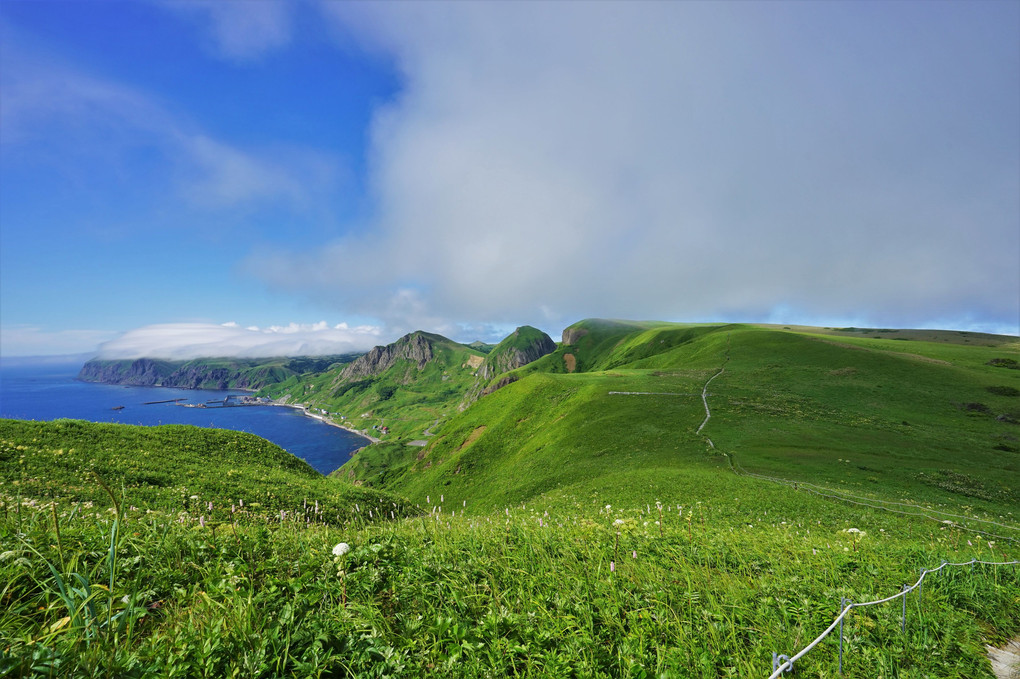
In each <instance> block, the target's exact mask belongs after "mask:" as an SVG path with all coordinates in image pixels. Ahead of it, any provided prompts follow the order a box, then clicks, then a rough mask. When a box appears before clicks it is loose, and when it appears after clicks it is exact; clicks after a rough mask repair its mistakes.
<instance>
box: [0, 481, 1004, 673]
mask: <svg viewBox="0 0 1020 679" xmlns="http://www.w3.org/2000/svg"><path fill="white" fill-rule="evenodd" d="M650 479H651V476H650V477H649V480H650ZM707 480H708V479H707V477H702V478H697V477H696V478H692V479H690V480H689V487H687V488H683V489H678V490H682V492H681V493H680V494H681V495H684V496H685V497H683V498H677V497H671V498H669V501H668V502H665V501H664V498H661V499H658V503H657V502H656V499H657V498H656V497H654V496H652V495H649V496H648V498H647V502H645V503H643V504H642V505H640V506H636V505H633V504H630V505H620V506H617V505H611V504H610V503H606V504H602V502H603V500H604V498H606V497H610V496H612V495H613V492H612V490H613V489H611V488H601V489H598V490H597V491H596V492H597V493H598V495H600V496H601V497H600V498H598V499H594V498H593V499H589V498H584V499H580V498H574V497H571V496H570V494H569V493H565V492H559V493H556V494H554V496H552V497H549V498H548V499H542V500H538V501H536V502H534V503H526V504H525V505H524V506H521V505H517V506H514V507H505V508H503V510H502V511H499V512H487V513H484V514H471V513H468V512H466V509H467V507H466V506H465V505H469V504H471V503H470V502H467V501H463V502H462V503H451V502H450V501H449V498H446V497H445V496H440V497H436V498H431V497H430V502H428V503H426V504H424V505H423V506H422V507H421V510H422V514H421V515H419V516H417V517H408V518H404V519H400V520H397V521H387V522H382V523H380V522H375V521H372V522H369V521H367V520H366V521H365V522H360V523H357V522H352V523H350V524H348V525H346V526H336V525H326V524H316V523H306V522H303V521H284V522H274V521H269V520H266V518H263V517H251V516H249V517H243V518H241V517H238V518H236V519H235V520H233V521H224V522H223V523H221V524H219V525H218V526H211V525H209V524H208V523H207V524H206V525H204V526H203V525H201V524H200V523H199V522H198V519H197V517H196V516H194V515H190V514H182V513H180V512H177V513H167V512H163V511H151V510H149V511H145V510H143V509H141V508H139V509H136V510H130V509H123V508H122V509H121V513H114V512H110V511H106V510H103V511H99V512H98V513H97V512H94V511H86V510H84V509H83V508H82V507H81V506H80V505H64V504H62V503H58V504H56V505H51V504H49V503H46V502H39V501H36V502H34V503H33V502H30V501H28V500H25V499H22V501H21V503H20V504H17V505H15V506H12V503H11V502H10V501H8V502H7V504H5V508H6V510H7V511H6V512H5V514H4V518H3V527H4V531H3V536H4V537H3V544H2V553H0V583H3V589H2V604H3V605H2V607H0V611H2V612H0V672H2V673H3V674H4V676H61V677H63V676H89V677H99V676H110V677H114V676H150V675H151V674H152V673H156V674H158V675H159V676H181V677H185V676H187V677H192V676H195V677H200V676H201V677H222V676H255V677H277V676H295V677H308V676H356V677H362V676H422V677H451V676H453V677H495V676H543V677H564V676H577V677H706V678H707V677H725V676H743V677H751V676H767V674H768V673H769V671H770V670H769V668H770V660H771V653H772V652H773V651H778V652H785V653H787V654H792V652H794V651H796V650H797V649H798V648H799V647H800V646H802V645H803V644H805V643H806V642H807V641H809V640H810V639H812V638H813V637H814V636H815V635H816V634H817V633H818V632H820V631H821V630H822V629H824V628H825V627H826V626H827V625H828V624H829V622H831V620H832V619H833V618H834V617H835V615H836V613H837V612H838V610H839V600H840V598H841V597H849V598H851V599H853V600H855V601H863V600H867V599H874V598H880V597H883V596H888V595H889V594H892V593H895V592H896V591H898V589H899V586H900V584H901V583H904V582H913V581H915V580H916V578H917V573H918V569H920V568H924V567H933V566H937V565H938V564H939V563H941V561H942V560H943V559H948V560H951V561H965V560H969V559H971V558H975V557H976V558H979V559H985V560H999V559H1004V558H1007V557H1012V558H1016V557H1017V550H1016V547H1015V545H1009V544H1001V543H1000V544H989V543H988V542H987V541H983V540H981V539H978V536H976V535H971V534H968V533H965V532H961V531H960V530H959V529H956V528H950V527H947V526H945V525H940V524H936V523H931V522H928V523H925V524H918V523H917V522H916V521H912V520H910V519H907V518H904V517H899V516H895V515H889V514H885V513H881V512H876V511H874V510H871V509H867V508H847V507H838V506H834V505H832V504H831V503H827V502H824V501H821V500H817V499H814V498H810V497H795V495H796V494H795V493H793V492H791V491H789V490H788V489H784V488H780V487H777V486H772V485H770V484H766V483H763V482H760V481H757V480H755V479H748V478H743V477H739V476H736V475H733V474H729V475H726V476H724V477H722V478H720V479H719V483H717V484H712V486H711V488H712V490H710V491H707V492H706V481H707ZM696 489H698V490H696ZM695 498H698V499H697V500H695ZM128 499H130V498H128ZM676 500H679V501H680V502H682V503H683V504H680V503H678V502H675V501H676ZM440 502H442V503H444V504H443V505H440V504H439V503H440ZM458 504H459V506H458ZM607 504H608V505H610V506H606V505H607ZM440 506H442V509H440ZM58 527H59V538H58V533H57V528H58ZM849 527H853V528H858V530H860V531H863V534H862V533H856V532H848V531H847V528H849ZM340 542H345V543H348V544H349V545H350V548H351V549H350V551H349V552H347V553H346V554H343V555H342V556H334V553H333V547H334V545H336V544H338V543H340ZM1018 592H1020V574H1018V570H1017V569H1016V568H1015V567H1013V568H1005V567H1001V568H995V567H981V566H978V567H976V568H974V569H970V568H961V569H956V570H947V571H946V572H945V573H944V574H940V575H939V576H937V577H934V578H930V579H929V581H928V582H926V585H925V589H924V594H923V596H924V600H923V603H922V602H921V601H920V599H919V598H918V597H916V596H912V597H911V598H910V600H909V602H908V604H909V616H908V617H909V620H908V626H907V631H906V633H901V632H900V624H901V620H900V608H899V605H895V606H885V607H881V608H876V609H867V610H861V611H859V612H857V611H855V612H854V614H853V615H852V616H851V617H850V618H848V620H847V626H846V629H845V635H846V636H845V643H846V647H845V649H844V652H845V676H848V677H878V676H888V677H892V676H896V677H925V676H939V677H983V676H990V675H989V674H988V668H987V663H986V662H985V661H984V660H983V649H982V643H983V642H984V641H985V640H987V639H993V640H994V639H1001V638H1002V637H1004V636H1005V635H1008V634H1010V633H1013V632H1015V631H1016V630H1017V629H1018V628H1020V598H1018V596H1017V593H1018ZM836 653H837V646H836V642H835V640H834V639H833V640H831V641H828V642H825V643H823V644H822V645H820V646H819V647H818V648H817V649H816V650H815V651H814V652H813V653H811V654H809V655H808V656H807V657H805V658H804V659H803V660H802V661H801V662H800V663H799V665H798V674H801V673H804V674H805V675H806V676H821V677H833V676H836V674H837V672H836Z"/></svg>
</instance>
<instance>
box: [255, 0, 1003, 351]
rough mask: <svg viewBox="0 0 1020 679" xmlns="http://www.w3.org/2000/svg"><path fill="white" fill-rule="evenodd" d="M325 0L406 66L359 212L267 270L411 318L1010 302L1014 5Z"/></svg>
mask: <svg viewBox="0 0 1020 679" xmlns="http://www.w3.org/2000/svg"><path fill="white" fill-rule="evenodd" d="M322 11H323V12H325V13H326V14H327V15H328V16H329V17H331V20H333V21H334V22H335V24H336V25H337V26H338V27H339V28H340V29H341V30H340V31H339V34H341V35H346V36H357V39H358V40H359V41H361V44H362V45H363V46H368V47H370V48H371V49H375V50H383V51H384V52H386V53H388V54H390V55H392V56H393V58H394V59H395V60H396V62H397V64H398V65H399V67H400V69H401V71H402V74H403V78H404V82H403V84H404V88H403V90H402V92H401V94H400V96H399V98H398V99H397V100H396V101H394V102H392V103H391V104H390V105H388V106H387V107H385V108H384V109H382V110H380V111H379V113H378V115H377V116H376V119H375V122H374V126H373V128H372V130H371V133H372V139H373V146H372V149H373V150H372V157H371V168H372V174H371V177H370V180H371V182H372V187H373V191H374V195H375V197H376V200H377V213H376V215H375V217H374V218H373V219H372V220H371V221H370V222H368V223H366V224H363V225H361V226H360V228H357V229H354V230H352V231H351V232H349V233H347V234H346V235H342V236H338V238H337V239H336V240H335V241H334V242H332V243H330V244H328V245H327V246H325V247H322V248H319V249H317V250H316V251H314V252H312V251H297V250H295V251H291V252H260V253H256V254H255V255H253V256H252V257H250V258H249V261H248V265H247V269H248V271H250V272H252V273H254V274H255V275H257V276H259V277H261V278H262V279H263V280H265V281H267V282H269V283H270V284H271V285H272V286H274V287H276V288H278V289H284V290H288V291H292V292H296V293H300V294H303V295H306V296H308V297H310V298H312V299H314V300H316V301H318V302H321V303H324V304H327V305H331V306H332V307H334V308H337V309H341V310H344V311H345V312H347V313H358V314H364V315H369V316H372V317H375V318H379V319H381V320H382V321H384V322H385V323H388V324H392V325H394V326H402V327H408V326H421V327H435V326H438V325H443V324H450V323H455V322H458V321H472V322H478V323H508V322H509V323H514V322H533V323H546V324H549V325H553V326H555V325H560V326H561V327H562V325H565V324H566V323H569V322H571V321H573V320H576V319H578V318H581V317H585V316H610V317H626V318H643V317H650V318H665V319H677V320H712V319H717V318H746V319H750V320H760V319H764V318H770V317H774V315H775V313H776V311H777V310H789V311H790V314H791V315H792V316H796V317H797V319H805V318H808V319H809V318H811V317H822V316H824V317H828V318H857V319H863V320H864V321H865V322H870V323H873V324H878V325H897V326H908V325H924V324H930V323H932V322H935V321H940V322H945V323H948V324H949V325H952V326H956V327H959V326H961V325H969V326H973V325H975V324H981V323H985V324H986V325H987V324H991V326H992V327H1005V328H1007V329H1009V328H1012V327H1013V326H1014V323H1015V322H1016V319H1017V318H1018V316H1020V299H1018V295H1017V289H1018V288H1020V263H1018V258H1017V252H1018V251H1020V229H1017V224H1018V223H1020V188H1018V187H1020V160H1018V159H1020V130H1018V127H1017V125H1016V120H1017V119H1020V107H1018V101H1020V95H1018V92H1020V66H1018V65H1020V53H1018V47H1017V43H1016V40H1015V26H1016V24H1017V21H1018V20H1020V17H1018V6H1017V5H1015V4H1006V3H985V4H981V3H978V4H968V5H967V6H966V7H964V6H963V5H957V4H953V3H945V4H937V5H932V4H930V3H929V4H924V3H922V4H912V3H895V4H892V5H889V4H860V3H814V4H810V3H809V4H803V3H764V4H754V3H741V4H730V3H546V4H539V5H536V4H534V3H526V4H515V3H448V4H434V3H429V4H422V3H417V4H416V3H409V4H408V3H396V2H393V3H370V4H357V3H323V5H322ZM790 320H793V319H790ZM1016 331H1017V332H1020V329H1017V330H1016Z"/></svg>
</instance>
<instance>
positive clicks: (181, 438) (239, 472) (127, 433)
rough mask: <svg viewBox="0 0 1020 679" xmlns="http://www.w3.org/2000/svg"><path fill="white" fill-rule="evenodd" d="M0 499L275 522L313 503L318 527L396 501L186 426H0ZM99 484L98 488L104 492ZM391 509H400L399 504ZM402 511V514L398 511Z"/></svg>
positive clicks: (264, 448)
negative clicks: (118, 501) (117, 504)
mask: <svg viewBox="0 0 1020 679" xmlns="http://www.w3.org/2000/svg"><path fill="white" fill-rule="evenodd" d="M0 484H2V485H0V494H3V495H4V496H5V498H6V501H7V502H8V503H10V502H11V501H12V500H13V499H14V496H16V495H20V496H22V497H26V498H36V499H39V500H42V499H46V500H51V501H55V502H58V503H60V504H62V505H65V506H70V505H71V504H74V503H90V504H92V505H97V506H102V507H109V506H110V503H111V500H110V497H109V496H108V490H110V489H112V490H113V491H114V493H115V495H116V496H117V497H123V498H124V499H125V502H127V503H131V504H134V505H138V506H142V507H145V508H148V509H159V510H163V511H168V512H177V511H185V510H189V509H191V510H195V512H196V513H200V514H205V515H206V516H207V518H209V519H210V520H211V519H212V518H213V514H212V512H209V511H202V510H203V509H204V508H205V507H208V503H209V502H213V503H214V507H213V511H214V512H215V516H216V517H220V518H221V517H222V516H223V515H224V513H225V512H228V511H229V509H230V506H231V505H238V506H240V505H241V504H243V505H244V512H245V513H246V515H248V516H249V517H256V516H257V517H262V518H277V517H278V516H279V513H280V512H281V511H283V512H286V513H294V512H299V513H303V512H304V511H305V505H306V500H308V499H312V500H313V501H314V500H319V503H320V511H321V512H322V514H321V521H323V522H326V523H339V522H343V521H346V520H350V515H349V513H350V511H351V508H352V507H353V505H354V503H362V504H369V503H379V502H385V503H387V504H393V503H394V502H395V501H398V500H399V498H397V497H396V496H392V495H390V494H389V493H385V492H380V491H376V490H372V489H368V488H356V487H354V486H350V485H347V484H339V483H335V482H331V481H329V480H327V479H326V478H324V477H323V476H322V475H321V474H319V473H318V472H317V471H315V470H314V469H312V468H311V467H310V466H309V465H308V463H306V462H305V461H304V460H301V459H299V458H297V457H294V456H293V455H291V454H290V453H288V452H287V451H285V450H283V449H282V448H280V447H279V446H277V445H275V444H273V443H270V442H269V441H266V440H265V439H263V438H260V437H258V436H255V435H254V434H247V433H244V432H235V431H229V430H222V429H205V428H201V427H193V426H190V425H161V426H158V427H141V426H133V425H125V424H104V423H94V422H85V421H82V420H56V421H54V422H52V423H50V422H35V421H31V422H25V421H21V420H3V419H0ZM104 484H105V486H106V488H105V489H104V487H103V486H104ZM398 504H400V505H401V506H403V504H402V501H398ZM402 511H403V510H402Z"/></svg>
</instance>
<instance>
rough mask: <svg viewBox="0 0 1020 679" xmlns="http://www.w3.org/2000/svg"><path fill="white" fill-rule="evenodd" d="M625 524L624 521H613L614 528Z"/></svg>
mask: <svg viewBox="0 0 1020 679" xmlns="http://www.w3.org/2000/svg"><path fill="white" fill-rule="evenodd" d="M624 523H626V522H625V521H624V520H623V519H617V520H616V521H613V525H614V526H622V525H623V524H624Z"/></svg>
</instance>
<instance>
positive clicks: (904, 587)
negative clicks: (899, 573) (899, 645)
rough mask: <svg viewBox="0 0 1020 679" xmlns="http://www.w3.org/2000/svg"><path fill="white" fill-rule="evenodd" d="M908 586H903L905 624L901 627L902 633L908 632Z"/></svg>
mask: <svg viewBox="0 0 1020 679" xmlns="http://www.w3.org/2000/svg"><path fill="white" fill-rule="evenodd" d="M906 592H907V586H906V585H903V624H902V625H901V626H900V631H901V632H906V631H907V594H906Z"/></svg>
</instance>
